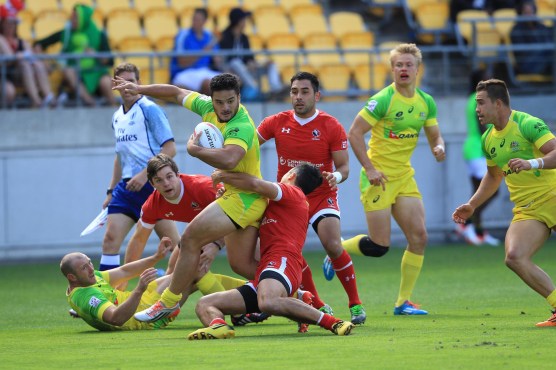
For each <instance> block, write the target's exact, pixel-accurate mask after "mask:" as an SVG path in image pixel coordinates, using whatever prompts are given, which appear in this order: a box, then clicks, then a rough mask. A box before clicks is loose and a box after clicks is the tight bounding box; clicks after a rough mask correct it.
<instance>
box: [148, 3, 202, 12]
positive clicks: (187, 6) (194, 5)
mask: <svg viewBox="0 0 556 370" xmlns="http://www.w3.org/2000/svg"><path fill="white" fill-rule="evenodd" d="M147 1H148V0H147ZM170 6H171V7H172V8H173V9H174V10H175V11H176V14H181V13H182V12H183V11H184V10H185V9H195V8H204V7H205V0H171V1H170Z"/></svg>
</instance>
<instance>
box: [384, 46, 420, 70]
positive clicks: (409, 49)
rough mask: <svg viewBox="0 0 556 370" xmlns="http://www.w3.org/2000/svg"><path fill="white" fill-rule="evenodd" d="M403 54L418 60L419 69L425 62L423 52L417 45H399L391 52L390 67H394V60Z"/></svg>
mask: <svg viewBox="0 0 556 370" xmlns="http://www.w3.org/2000/svg"><path fill="white" fill-rule="evenodd" d="M402 54H411V55H413V56H414V57H415V59H416V60H417V67H419V66H420V65H421V63H422V62H423V55H422V54H421V50H420V49H419V48H418V47H417V45H415V44H399V45H398V46H396V47H395V48H394V49H392V50H390V65H393V63H394V58H395V57H397V56H399V55H402Z"/></svg>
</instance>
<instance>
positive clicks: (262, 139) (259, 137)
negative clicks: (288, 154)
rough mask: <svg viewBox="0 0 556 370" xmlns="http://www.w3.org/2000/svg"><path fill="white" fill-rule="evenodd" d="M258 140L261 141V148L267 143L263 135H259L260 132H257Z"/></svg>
mask: <svg viewBox="0 0 556 370" xmlns="http://www.w3.org/2000/svg"><path fill="white" fill-rule="evenodd" d="M257 138H258V139H259V146H261V145H263V144H264V143H266V140H265V139H264V138H263V137H262V136H261V134H259V131H257Z"/></svg>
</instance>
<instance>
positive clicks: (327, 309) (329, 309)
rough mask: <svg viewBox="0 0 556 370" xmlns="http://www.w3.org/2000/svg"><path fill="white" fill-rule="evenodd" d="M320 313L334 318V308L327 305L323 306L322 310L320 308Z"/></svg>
mask: <svg viewBox="0 0 556 370" xmlns="http://www.w3.org/2000/svg"><path fill="white" fill-rule="evenodd" d="M319 311H320V312H324V313H326V314H329V315H330V316H334V311H333V310H332V307H330V306H329V305H327V304H326V303H325V304H324V306H322V307H321V308H319Z"/></svg>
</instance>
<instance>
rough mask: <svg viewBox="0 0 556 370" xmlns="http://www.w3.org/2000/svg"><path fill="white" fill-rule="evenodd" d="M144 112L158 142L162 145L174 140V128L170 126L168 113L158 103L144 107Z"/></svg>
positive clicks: (148, 125)
mask: <svg viewBox="0 0 556 370" xmlns="http://www.w3.org/2000/svg"><path fill="white" fill-rule="evenodd" d="M143 112H144V114H145V120H146V123H147V127H148V128H149V131H150V132H151V133H152V135H153V137H154V139H155V140H156V142H158V143H160V146H162V145H164V143H166V142H168V141H170V140H174V135H173V133H172V129H171V128H170V122H168V118H167V117H166V114H164V112H163V111H162V109H161V108H160V107H159V106H158V105H156V104H151V105H147V106H145V107H144V110H143Z"/></svg>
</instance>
